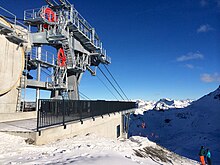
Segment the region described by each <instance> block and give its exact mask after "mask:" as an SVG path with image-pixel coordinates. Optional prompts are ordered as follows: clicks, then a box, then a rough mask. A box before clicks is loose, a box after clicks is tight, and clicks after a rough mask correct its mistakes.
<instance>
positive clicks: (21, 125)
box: [0, 119, 37, 132]
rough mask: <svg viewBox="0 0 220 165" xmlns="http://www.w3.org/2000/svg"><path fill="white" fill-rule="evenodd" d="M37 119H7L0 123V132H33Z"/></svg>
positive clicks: (35, 128)
mask: <svg viewBox="0 0 220 165" xmlns="http://www.w3.org/2000/svg"><path fill="white" fill-rule="evenodd" d="M36 130H37V119H27V120H18V121H8V122H3V123H0V132H10V131H11V132H13V131H14V132H35V131H36Z"/></svg>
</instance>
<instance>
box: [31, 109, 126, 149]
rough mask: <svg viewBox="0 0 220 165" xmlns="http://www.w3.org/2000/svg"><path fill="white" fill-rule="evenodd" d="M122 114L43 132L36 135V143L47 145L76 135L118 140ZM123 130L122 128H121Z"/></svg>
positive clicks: (105, 116)
mask: <svg viewBox="0 0 220 165" xmlns="http://www.w3.org/2000/svg"><path fill="white" fill-rule="evenodd" d="M121 119H122V117H121V113H115V114H111V115H110V116H109V115H104V116H103V118H102V117H96V118H95V120H93V119H91V118H90V119H87V120H84V121H83V123H81V122H80V121H78V122H75V123H71V124H68V125H66V129H64V126H58V127H53V128H47V129H45V130H41V131H40V132H39V133H37V134H36V139H35V142H36V144H37V145H42V144H47V143H49V142H52V141H56V140H58V139H63V138H67V137H72V136H74V135H86V134H88V133H95V134H96V135H98V136H102V137H106V138H112V139H116V138H117V126H118V125H120V127H121V125H122V124H121V123H122V120H121ZM120 130H122V128H120Z"/></svg>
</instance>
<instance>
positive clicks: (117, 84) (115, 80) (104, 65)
mask: <svg viewBox="0 0 220 165" xmlns="http://www.w3.org/2000/svg"><path fill="white" fill-rule="evenodd" d="M104 67H105V69H106V70H107V71H108V73H109V74H110V76H111V77H112V79H113V80H114V81H115V83H116V84H117V86H118V88H119V89H120V90H121V92H122V93H123V95H124V96H125V97H126V98H127V100H129V99H128V97H127V96H126V94H125V93H124V91H123V90H122V89H121V87H120V85H119V84H118V82H117V81H116V80H115V78H114V76H113V75H112V74H111V72H110V71H109V69H108V68H107V67H106V65H105V64H104Z"/></svg>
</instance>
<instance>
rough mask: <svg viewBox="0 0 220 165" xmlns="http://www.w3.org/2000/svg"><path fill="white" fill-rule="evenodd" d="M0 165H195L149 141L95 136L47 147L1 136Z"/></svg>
mask: <svg viewBox="0 0 220 165" xmlns="http://www.w3.org/2000/svg"><path fill="white" fill-rule="evenodd" d="M0 137H1V141H0V146H1V147H0V164H1V165H9V164H13V165H16V164H22V165H34V164H38V165H39V164H40V165H41V164H42V165H52V164H56V165H63V164H70V165H71V164H72V165H88V164H91V165H103V164H104V165H112V164H115V165H119V164H120V165H124V164H126V165H139V164H143V165H144V164H146V165H159V164H161V165H162V164H163V165H171V164H172V165H181V164H182V165H195V164H197V162H195V161H192V160H189V159H186V158H183V157H181V156H179V155H177V154H174V153H172V152H170V151H168V150H166V149H164V148H162V147H160V146H158V145H156V144H155V143H153V142H150V141H149V140H148V139H147V138H142V137H138V136H135V137H132V138H130V139H129V140H110V139H105V138H101V137H98V136H96V135H94V134H88V135H85V136H76V137H72V138H68V139H65V140H60V141H57V142H54V143H51V144H47V145H44V146H33V145H28V144H26V143H25V140H24V139H23V138H21V137H15V136H12V135H7V134H4V133H0Z"/></svg>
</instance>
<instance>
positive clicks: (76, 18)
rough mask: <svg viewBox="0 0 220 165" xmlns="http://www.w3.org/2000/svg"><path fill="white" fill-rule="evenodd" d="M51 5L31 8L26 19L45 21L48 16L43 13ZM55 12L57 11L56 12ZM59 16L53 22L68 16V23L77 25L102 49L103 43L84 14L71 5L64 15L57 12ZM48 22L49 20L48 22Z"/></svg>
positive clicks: (77, 27) (25, 16) (78, 28)
mask: <svg viewBox="0 0 220 165" xmlns="http://www.w3.org/2000/svg"><path fill="white" fill-rule="evenodd" d="M48 7H49V6H48V5H47V6H42V7H41V8H37V9H29V10H25V11H24V20H25V21H28V20H40V19H43V20H44V21H45V20H46V19H44V18H46V16H45V15H44V14H42V13H44V12H43V11H44V10H45V8H48ZM54 13H55V12H54ZM55 15H56V17H57V21H55V22H53V23H54V24H58V22H59V19H61V18H64V17H65V18H66V19H67V20H65V21H66V22H67V23H70V24H72V25H74V26H75V28H76V29H77V30H78V31H79V32H80V33H81V34H82V35H84V36H85V37H86V38H87V39H88V40H89V41H90V42H91V43H92V44H93V45H94V46H95V47H96V48H97V49H102V43H101V41H100V39H99V37H98V35H97V33H96V32H95V30H94V28H93V27H92V26H91V25H90V24H89V23H88V22H87V21H86V20H85V19H84V18H83V16H82V15H81V14H80V13H79V12H78V11H77V10H76V9H75V8H74V7H73V5H71V9H70V10H69V11H68V12H66V13H65V16H64V15H59V14H58V13H55ZM47 23H48V22H47Z"/></svg>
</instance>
